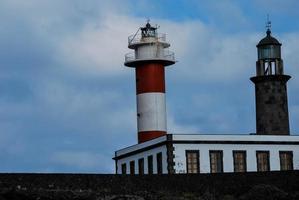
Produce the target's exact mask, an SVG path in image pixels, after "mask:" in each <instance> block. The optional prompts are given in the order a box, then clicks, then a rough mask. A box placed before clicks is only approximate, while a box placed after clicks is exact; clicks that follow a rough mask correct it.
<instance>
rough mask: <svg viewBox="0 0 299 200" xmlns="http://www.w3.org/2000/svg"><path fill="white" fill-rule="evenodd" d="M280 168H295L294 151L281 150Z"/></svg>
mask: <svg viewBox="0 0 299 200" xmlns="http://www.w3.org/2000/svg"><path fill="white" fill-rule="evenodd" d="M279 158H280V170H293V152H292V151H280V152H279Z"/></svg>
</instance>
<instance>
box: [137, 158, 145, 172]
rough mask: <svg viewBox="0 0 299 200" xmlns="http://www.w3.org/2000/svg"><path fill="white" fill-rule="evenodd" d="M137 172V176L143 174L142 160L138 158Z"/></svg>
mask: <svg viewBox="0 0 299 200" xmlns="http://www.w3.org/2000/svg"><path fill="white" fill-rule="evenodd" d="M138 171H139V174H144V159H143V158H140V159H139V160H138Z"/></svg>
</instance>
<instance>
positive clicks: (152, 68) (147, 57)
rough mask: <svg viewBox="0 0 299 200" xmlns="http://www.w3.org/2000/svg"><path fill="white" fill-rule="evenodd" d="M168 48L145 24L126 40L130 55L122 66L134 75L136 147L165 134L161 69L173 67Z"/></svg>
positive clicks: (165, 42) (127, 55)
mask: <svg viewBox="0 0 299 200" xmlns="http://www.w3.org/2000/svg"><path fill="white" fill-rule="evenodd" d="M169 46H170V44H169V43H167V41H166V35H165V34H158V32H157V27H152V26H151V25H150V23H149V22H147V24H146V25H145V27H141V28H140V29H138V31H137V33H136V34H135V35H132V36H129V38H128V48H130V49H134V52H132V53H128V54H126V56H125V65H126V66H128V67H134V68H135V72H136V94H137V127H138V143H141V142H145V141H148V140H151V139H154V138H157V137H160V136H162V135H165V134H166V132H167V125H166V103H165V72H164V67H165V66H168V65H172V64H174V63H175V59H174V53H173V52H171V51H169V50H168V47H169Z"/></svg>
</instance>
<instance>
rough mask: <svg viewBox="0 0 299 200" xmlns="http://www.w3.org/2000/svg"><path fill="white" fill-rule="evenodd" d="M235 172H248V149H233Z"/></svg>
mask: <svg viewBox="0 0 299 200" xmlns="http://www.w3.org/2000/svg"><path fill="white" fill-rule="evenodd" d="M233 157H234V172H246V151H233Z"/></svg>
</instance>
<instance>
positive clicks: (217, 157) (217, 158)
mask: <svg viewBox="0 0 299 200" xmlns="http://www.w3.org/2000/svg"><path fill="white" fill-rule="evenodd" d="M210 170H211V173H220V172H223V152H222V151H210Z"/></svg>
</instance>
